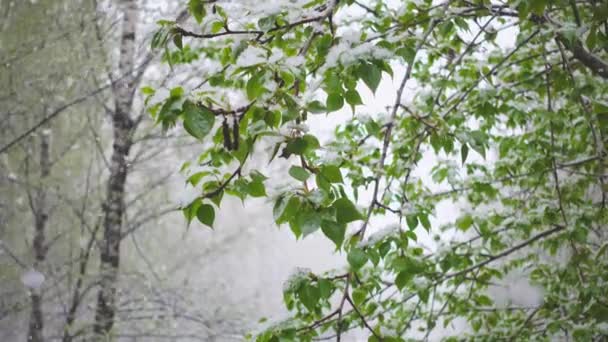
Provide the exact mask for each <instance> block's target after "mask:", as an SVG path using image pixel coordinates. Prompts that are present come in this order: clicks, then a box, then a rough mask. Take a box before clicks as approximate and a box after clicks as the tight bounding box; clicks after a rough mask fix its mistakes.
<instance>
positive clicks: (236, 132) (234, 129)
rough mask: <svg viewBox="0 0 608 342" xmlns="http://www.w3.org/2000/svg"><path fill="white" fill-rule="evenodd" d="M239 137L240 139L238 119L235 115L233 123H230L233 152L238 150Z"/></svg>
mask: <svg viewBox="0 0 608 342" xmlns="http://www.w3.org/2000/svg"><path fill="white" fill-rule="evenodd" d="M239 137H240V133H239V119H238V118H237V117H236V115H235V116H234V121H233V122H232V138H233V140H232V142H233V143H234V145H233V146H232V147H233V148H234V150H238V149H239Z"/></svg>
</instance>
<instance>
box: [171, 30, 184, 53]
mask: <svg viewBox="0 0 608 342" xmlns="http://www.w3.org/2000/svg"><path fill="white" fill-rule="evenodd" d="M173 44H175V46H177V48H178V49H180V50H182V49H183V48H184V45H183V43H182V35H181V34H179V33H178V34H174V35H173Z"/></svg>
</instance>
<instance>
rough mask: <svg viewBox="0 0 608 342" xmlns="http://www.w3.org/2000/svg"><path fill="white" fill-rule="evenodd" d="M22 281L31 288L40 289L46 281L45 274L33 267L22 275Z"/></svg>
mask: <svg viewBox="0 0 608 342" xmlns="http://www.w3.org/2000/svg"><path fill="white" fill-rule="evenodd" d="M21 282H22V283H23V285H25V287H27V288H28V289H30V290H39V289H40V288H41V287H42V284H43V283H44V274H42V273H40V272H38V271H36V270H35V269H33V268H31V269H29V270H27V271H26V272H25V273H23V275H21Z"/></svg>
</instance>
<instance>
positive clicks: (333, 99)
mask: <svg viewBox="0 0 608 342" xmlns="http://www.w3.org/2000/svg"><path fill="white" fill-rule="evenodd" d="M325 106H326V107H327V111H328V112H334V111H336V110H339V109H341V108H342V107H343V106H344V98H343V97H342V95H341V94H338V93H329V94H328V95H327V101H326V102H325Z"/></svg>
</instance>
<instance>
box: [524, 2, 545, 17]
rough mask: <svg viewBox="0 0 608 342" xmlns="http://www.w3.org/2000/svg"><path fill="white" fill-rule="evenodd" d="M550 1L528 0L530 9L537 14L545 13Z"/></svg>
mask: <svg viewBox="0 0 608 342" xmlns="http://www.w3.org/2000/svg"><path fill="white" fill-rule="evenodd" d="M548 3H549V0H534V1H530V2H528V4H529V6H530V10H531V11H532V12H533V13H534V14H536V15H543V13H544V12H545V7H547V4H548Z"/></svg>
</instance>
